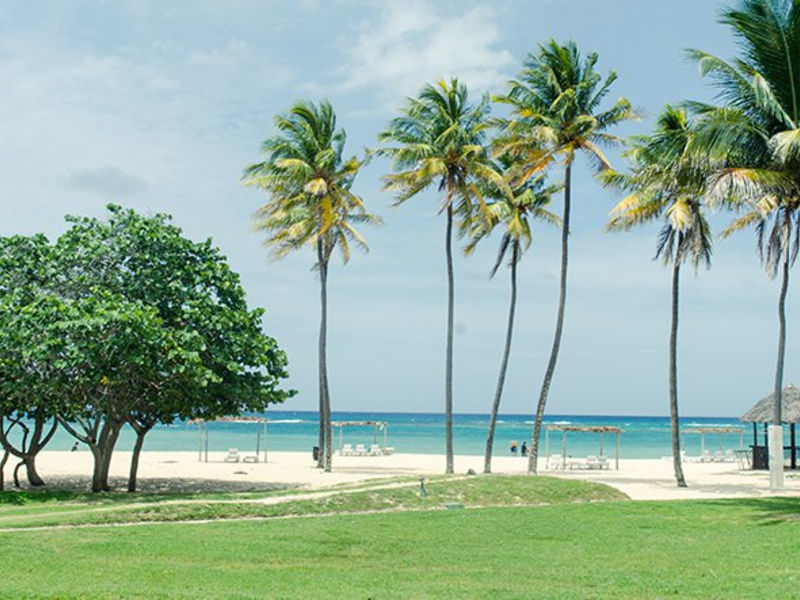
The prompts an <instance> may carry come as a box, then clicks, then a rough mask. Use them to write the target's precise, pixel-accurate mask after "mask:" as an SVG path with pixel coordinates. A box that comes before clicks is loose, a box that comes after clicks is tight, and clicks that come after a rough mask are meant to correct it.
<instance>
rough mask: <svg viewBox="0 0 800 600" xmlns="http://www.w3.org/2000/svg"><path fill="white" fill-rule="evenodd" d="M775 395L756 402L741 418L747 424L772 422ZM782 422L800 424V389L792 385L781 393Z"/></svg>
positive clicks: (785, 387) (787, 386)
mask: <svg viewBox="0 0 800 600" xmlns="http://www.w3.org/2000/svg"><path fill="white" fill-rule="evenodd" d="M774 397H775V394H770V395H769V396H766V397H765V398H762V399H761V400H759V401H758V402H756V404H755V406H753V408H751V409H750V410H748V411H747V412H746V413H744V414H743V415H742V416H741V417H739V420H740V421H743V422H745V423H769V422H770V421H772V404H773V402H774ZM781 405H782V408H783V411H782V420H783V422H784V423H800V389H798V388H796V387H795V386H794V385H792V384H791V383H790V384H788V385H786V386H784V388H783V392H782V393H781Z"/></svg>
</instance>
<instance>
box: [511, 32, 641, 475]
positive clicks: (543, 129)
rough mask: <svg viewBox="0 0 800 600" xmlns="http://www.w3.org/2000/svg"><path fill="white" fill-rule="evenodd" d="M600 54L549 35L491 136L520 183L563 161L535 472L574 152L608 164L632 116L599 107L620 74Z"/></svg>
mask: <svg viewBox="0 0 800 600" xmlns="http://www.w3.org/2000/svg"><path fill="white" fill-rule="evenodd" d="M597 59H598V56H597V54H595V53H591V54H589V55H587V56H586V57H585V58H581V55H580V52H579V51H578V48H577V47H576V46H575V44H574V43H573V42H567V43H566V44H563V45H560V44H558V43H557V42H556V41H555V40H550V41H549V42H548V43H547V44H545V45H543V46H540V47H539V51H538V52H537V53H536V54H529V55H528V58H527V60H526V61H525V65H524V68H523V70H522V72H521V73H520V75H519V77H518V79H517V80H514V81H512V82H511V83H510V88H509V90H508V92H507V93H506V94H505V95H504V96H501V97H498V98H497V100H498V101H499V102H503V103H507V104H509V105H510V108H511V116H510V118H507V119H501V120H498V125H499V126H500V127H501V134H500V136H499V137H498V139H497V140H496V148H497V152H498V153H499V154H501V155H507V156H509V157H511V159H513V160H514V162H515V163H517V164H518V165H519V167H518V169H517V177H518V178H519V180H520V181H525V180H527V179H529V178H530V177H533V176H535V175H536V174H537V173H539V172H541V171H542V170H544V169H545V168H546V167H547V166H548V165H550V164H551V163H553V162H554V161H557V160H560V161H561V163H562V164H563V165H564V213H563V219H562V222H563V229H562V233H561V283H560V288H559V301H558V313H557V316H556V327H555V334H554V337H553V346H552V349H551V351H550V359H549V361H548V363H547V369H546V371H545V375H544V381H543V382H542V388H541V392H540V394H539V401H538V403H537V406H536V418H535V421H534V426H533V435H532V438H533V439H532V443H531V451H530V455H529V457H528V472H529V473H536V461H537V457H538V450H539V434H540V431H541V427H542V419H543V417H544V410H545V406H546V404H547V396H548V394H549V392H550V384H551V382H552V379H553V374H554V373H555V368H556V362H557V361H558V352H559V348H560V346H561V334H562V331H563V327H564V310H565V306H566V299H567V264H568V250H569V224H570V211H571V203H572V164H573V160H574V158H575V155H576V154H577V153H578V152H582V153H583V154H585V155H586V156H587V157H588V158H589V160H590V161H591V162H592V163H594V164H595V165H596V166H597V167H598V168H609V162H608V159H606V157H605V155H604V154H603V151H602V150H601V146H604V145H616V144H619V143H620V142H621V140H619V139H618V138H616V137H614V136H612V135H610V134H609V133H608V132H607V130H608V129H609V128H610V127H612V126H614V125H616V124H618V123H620V122H622V121H625V120H628V119H631V118H633V117H634V116H635V114H634V112H633V110H632V109H631V105H630V102H628V100H627V99H625V98H620V99H619V100H617V101H616V102H615V103H614V104H613V105H612V106H611V107H610V108H608V109H606V110H600V107H601V105H602V102H603V99H604V98H605V97H606V95H607V94H608V92H609V91H610V89H611V85H612V84H613V83H614V81H615V80H616V78H617V75H616V73H614V72H613V71H612V72H611V73H610V74H609V75H608V76H607V77H606V78H605V80H603V78H602V77H601V76H600V74H599V73H597V72H596V71H595V64H596V63H597Z"/></svg>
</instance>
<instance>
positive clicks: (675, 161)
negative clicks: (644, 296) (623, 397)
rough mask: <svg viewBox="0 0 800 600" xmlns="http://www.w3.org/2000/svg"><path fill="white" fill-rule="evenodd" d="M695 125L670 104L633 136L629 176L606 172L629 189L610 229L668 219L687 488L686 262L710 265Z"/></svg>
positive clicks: (677, 451) (674, 395) (675, 454)
mask: <svg viewBox="0 0 800 600" xmlns="http://www.w3.org/2000/svg"><path fill="white" fill-rule="evenodd" d="M692 139H693V131H692V124H691V122H690V121H689V119H688V118H687V116H686V110H685V109H682V108H675V107H672V106H667V107H666V108H665V109H664V111H663V112H662V113H661V115H659V117H658V121H657V126H656V130H655V132H654V133H653V134H652V135H650V136H637V137H634V138H633V144H634V145H633V148H631V149H630V150H629V151H628V152H627V153H626V155H627V156H628V157H629V158H630V159H631V161H632V163H633V166H632V172H631V173H630V174H626V175H623V174H620V173H616V172H613V171H609V172H606V173H604V174H603V178H604V180H605V182H606V183H607V184H608V185H612V186H615V187H618V188H620V189H623V190H626V191H628V192H630V193H629V195H628V196H626V197H625V198H624V199H623V200H622V201H621V202H620V203H619V204H618V205H617V206H616V207H615V208H614V210H612V212H611V218H610V220H609V222H608V226H607V228H608V229H609V230H629V229H631V228H633V227H636V226H638V225H643V224H646V223H650V222H652V221H656V220H662V219H663V225H662V227H661V231H660V233H659V236H658V244H657V245H656V256H655V257H656V258H657V259H658V258H660V259H662V260H663V262H664V264H665V265H669V264H671V265H672V320H671V326H670V336H669V415H670V430H671V433H672V462H673V467H674V471H675V481H676V482H677V484H678V487H686V479H685V478H684V476H683V465H682V464H681V446H680V432H679V429H678V424H679V421H678V365H677V358H678V348H677V346H678V307H679V290H680V272H681V266H682V265H684V264H685V263H687V262H691V263H692V265H693V266H694V267H695V269H698V268H699V267H700V266H701V265H704V266H706V267H708V266H710V264H711V230H710V227H709V225H708V221H707V220H706V217H705V215H704V214H703V191H704V187H705V179H706V176H707V172H708V168H707V166H706V165H705V164H704V163H701V162H699V161H698V160H697V157H696V156H694V155H693V153H692V148H691V144H692Z"/></svg>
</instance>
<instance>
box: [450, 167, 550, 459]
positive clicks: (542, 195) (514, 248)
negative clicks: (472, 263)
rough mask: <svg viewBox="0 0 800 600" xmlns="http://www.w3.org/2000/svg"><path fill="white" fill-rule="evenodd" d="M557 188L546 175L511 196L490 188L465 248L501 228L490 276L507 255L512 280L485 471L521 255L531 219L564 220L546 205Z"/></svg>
mask: <svg viewBox="0 0 800 600" xmlns="http://www.w3.org/2000/svg"><path fill="white" fill-rule="evenodd" d="M558 189H559V188H558V186H552V185H551V186H546V185H545V182H544V176H543V175H540V176H538V177H535V178H531V179H528V180H527V181H525V182H524V183H521V184H520V185H518V186H517V187H516V188H514V189H511V192H512V193H511V194H510V195H506V194H505V193H504V191H503V190H499V189H496V188H491V187H490V188H489V190H487V191H488V194H486V195H490V196H493V197H494V201H493V202H491V203H490V204H489V205H488V209H487V212H488V217H489V218H488V219H484V218H481V219H477V220H476V222H475V224H474V226H473V229H472V231H471V236H472V240H471V241H470V243H469V244H468V245H467V247H466V248H465V253H466V254H468V255H469V254H471V253H472V252H473V251H474V249H475V247H476V246H477V245H478V243H479V242H480V241H481V240H482V239H484V238H486V237H488V236H489V235H491V233H492V232H493V231H494V230H495V229H496V228H498V227H499V228H501V230H502V236H501V238H500V248H499V250H498V252H497V259H496V260H495V263H494V266H493V267H492V270H491V272H490V274H489V276H490V277H494V276H495V274H496V273H497V270H498V269H499V268H500V265H501V264H502V263H503V261H504V260H505V259H506V257H507V258H508V267H509V272H510V281H511V294H510V298H509V304H508V324H507V326H506V341H505V345H504V347H503V357H502V359H501V360H500V373H499V374H498V376H497V387H496V388H495V393H494V400H493V401H492V411H491V414H490V415H489V431H488V433H487V436H486V455H485V456H484V461H483V472H484V473H491V472H492V448H493V446H494V431H495V425H496V424H497V413H498V411H499V410H500V400H501V398H502V396H503V385H504V384H505V380H506V371H507V370H508V359H509V356H510V355H511V340H512V338H513V335H514V316H515V312H516V306H517V266H518V265H519V261H520V260H521V259H522V255H523V254H524V253H525V251H526V250H528V248H530V246H531V242H532V240H533V235H532V232H531V221H532V220H539V221H545V222H548V223H551V224H556V225H558V224H560V223H561V219H560V218H559V217H558V216H556V215H554V214H553V213H551V212H550V211H549V210H547V209H546V208H545V207H546V206H547V205H548V204H549V203H550V198H551V196H552V195H553V194H554V193H555V192H556V191H557V190H558Z"/></svg>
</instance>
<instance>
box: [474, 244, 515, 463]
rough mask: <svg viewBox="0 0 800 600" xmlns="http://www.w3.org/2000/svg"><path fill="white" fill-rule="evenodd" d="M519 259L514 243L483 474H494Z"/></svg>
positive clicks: (512, 326) (512, 332)
mask: <svg viewBox="0 0 800 600" xmlns="http://www.w3.org/2000/svg"><path fill="white" fill-rule="evenodd" d="M518 258H519V242H516V241H515V242H513V248H512V254H511V300H510V302H509V305H508V326H507V327H506V345H505V348H504V349H503V358H502V360H501V361H500V374H499V375H498V376H497V389H495V392H494V402H493V403H492V413H491V415H490V416H489V434H488V435H487V436H486V456H485V457H484V460H483V472H484V473H491V472H492V447H493V446H494V429H495V425H496V424H497V413H498V411H499V410H500V398H501V397H502V396H503V384H504V383H505V381H506V370H507V369H508V357H509V355H510V354H511V338H512V336H513V334H514V312H515V310H516V306H517V260H518Z"/></svg>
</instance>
